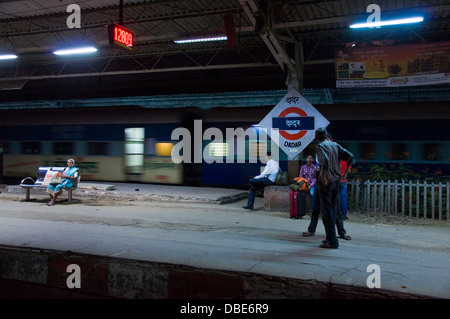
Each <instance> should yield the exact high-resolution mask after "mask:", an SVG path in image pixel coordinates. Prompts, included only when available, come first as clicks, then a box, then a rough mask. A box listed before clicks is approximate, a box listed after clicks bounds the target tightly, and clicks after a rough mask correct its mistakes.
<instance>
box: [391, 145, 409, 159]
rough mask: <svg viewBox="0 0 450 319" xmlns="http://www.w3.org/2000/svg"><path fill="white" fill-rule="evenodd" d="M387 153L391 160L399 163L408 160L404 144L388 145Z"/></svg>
mask: <svg viewBox="0 0 450 319" xmlns="http://www.w3.org/2000/svg"><path fill="white" fill-rule="evenodd" d="M389 153H390V159H392V160H396V161H401V160H405V159H408V158H409V155H408V154H409V153H408V152H407V146H406V144H405V143H390V144H389Z"/></svg>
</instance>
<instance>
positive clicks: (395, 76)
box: [335, 42, 450, 88]
mask: <svg viewBox="0 0 450 319" xmlns="http://www.w3.org/2000/svg"><path fill="white" fill-rule="evenodd" d="M335 70H336V87H337V88H358V87H402V86H418V85H434V84H442V83H450V42H439V43H422V44H410V45H398V46H383V47H365V48H351V49H347V50H342V51H339V52H338V53H337V56H336V62H335Z"/></svg>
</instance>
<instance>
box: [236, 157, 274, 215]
mask: <svg viewBox="0 0 450 319" xmlns="http://www.w3.org/2000/svg"><path fill="white" fill-rule="evenodd" d="M265 159H266V161H267V164H266V167H265V168H264V170H263V172H262V173H261V174H260V175H258V176H255V177H253V178H251V179H250V180H249V182H250V190H249V192H248V199H247V205H246V206H242V208H244V209H249V210H253V209H254V207H253V204H254V203H255V194H256V191H257V190H262V189H264V187H266V186H270V185H274V184H275V178H276V177H277V174H278V172H279V171H280V165H279V164H278V162H277V161H275V160H274V159H273V158H272V154H271V153H270V152H268V153H267V154H266V155H265Z"/></svg>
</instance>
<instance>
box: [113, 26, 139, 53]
mask: <svg viewBox="0 0 450 319" xmlns="http://www.w3.org/2000/svg"><path fill="white" fill-rule="evenodd" d="M108 31H109V43H110V44H117V45H120V46H121V47H124V48H125V49H128V50H132V49H133V41H134V33H133V32H131V31H130V30H127V29H125V28H124V27H122V26H120V25H118V24H112V25H110V26H109V27H108Z"/></svg>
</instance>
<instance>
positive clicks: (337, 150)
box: [316, 128, 354, 248]
mask: <svg viewBox="0 0 450 319" xmlns="http://www.w3.org/2000/svg"><path fill="white" fill-rule="evenodd" d="M316 139H317V141H318V142H319V143H318V144H317V146H316V153H317V160H318V164H319V178H318V181H317V182H318V183H319V192H318V193H319V198H320V206H321V208H322V222H323V225H324V227H325V233H326V241H325V242H324V243H322V244H321V245H320V247H321V248H338V247H339V242H338V239H337V237H336V228H335V225H336V210H335V206H336V203H337V200H338V196H339V179H340V177H341V168H340V160H343V161H346V162H347V170H348V169H349V167H350V165H352V164H353V162H354V159H353V154H352V153H350V152H349V151H348V150H346V149H345V148H343V147H342V146H341V145H339V144H338V143H335V142H331V141H329V140H328V139H327V130H326V129H325V128H318V129H317V130H316ZM347 173H348V171H346V172H344V174H345V175H347Z"/></svg>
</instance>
